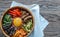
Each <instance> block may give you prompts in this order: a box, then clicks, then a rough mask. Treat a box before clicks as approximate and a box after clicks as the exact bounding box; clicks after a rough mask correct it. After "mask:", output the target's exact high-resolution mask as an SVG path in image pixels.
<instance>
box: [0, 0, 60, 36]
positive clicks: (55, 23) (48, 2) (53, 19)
mask: <svg viewBox="0 0 60 37" xmlns="http://www.w3.org/2000/svg"><path fill="white" fill-rule="evenodd" d="M12 1H13V0H12ZM12 1H11V0H0V18H1V16H2V14H3V13H4V11H5V10H6V9H7V8H9V7H10V5H11V2H12ZM15 1H17V2H21V3H23V4H33V3H37V4H40V7H41V9H40V10H41V15H42V16H43V17H44V18H46V19H47V20H48V21H49V25H48V26H47V27H46V28H45V30H44V35H45V36H44V37H60V1H59V0H15ZM38 1H39V2H38ZM0 37H5V36H4V35H3V33H2V31H1V30H0Z"/></svg>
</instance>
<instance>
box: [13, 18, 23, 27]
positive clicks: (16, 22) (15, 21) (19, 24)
mask: <svg viewBox="0 0 60 37" xmlns="http://www.w3.org/2000/svg"><path fill="white" fill-rule="evenodd" d="M13 24H14V26H16V27H19V26H21V25H22V19H21V18H14V20H13Z"/></svg>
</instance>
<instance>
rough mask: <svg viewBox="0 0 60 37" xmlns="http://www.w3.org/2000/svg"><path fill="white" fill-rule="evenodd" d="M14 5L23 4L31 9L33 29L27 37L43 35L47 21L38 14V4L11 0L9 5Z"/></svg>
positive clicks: (41, 36)
mask: <svg viewBox="0 0 60 37" xmlns="http://www.w3.org/2000/svg"><path fill="white" fill-rule="evenodd" d="M14 6H24V7H26V8H28V9H30V11H32V14H33V16H34V21H35V27H34V31H33V32H32V33H31V35H30V36H29V37H44V34H43V30H44V28H45V27H46V26H47V25H48V21H47V20H45V19H44V18H43V17H42V16H41V15H40V10H39V5H38V4H33V5H24V4H22V3H17V2H15V1H13V2H12V4H11V6H10V7H14Z"/></svg>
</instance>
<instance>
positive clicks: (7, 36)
mask: <svg viewBox="0 0 60 37" xmlns="http://www.w3.org/2000/svg"><path fill="white" fill-rule="evenodd" d="M15 7H19V8H23V9H26V10H27V11H28V12H29V13H30V14H31V15H32V19H33V27H32V29H31V31H30V33H28V34H27V35H26V37H28V36H29V35H30V34H31V33H32V32H33V30H34V26H35V25H34V24H35V22H34V17H33V14H32V11H31V10H29V9H28V8H26V7H23V6H14V7H11V8H8V9H6V10H5V11H4V13H3V15H2V17H1V21H0V23H1V30H2V32H3V34H4V35H5V36H6V37H10V36H9V35H8V34H6V32H5V31H4V29H3V27H2V20H3V17H4V15H5V14H6V13H7V11H8V10H10V9H12V8H15Z"/></svg>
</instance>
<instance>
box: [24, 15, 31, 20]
mask: <svg viewBox="0 0 60 37" xmlns="http://www.w3.org/2000/svg"><path fill="white" fill-rule="evenodd" d="M30 18H32V16H27V17H26V18H24V21H26V20H28V19H30Z"/></svg>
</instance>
